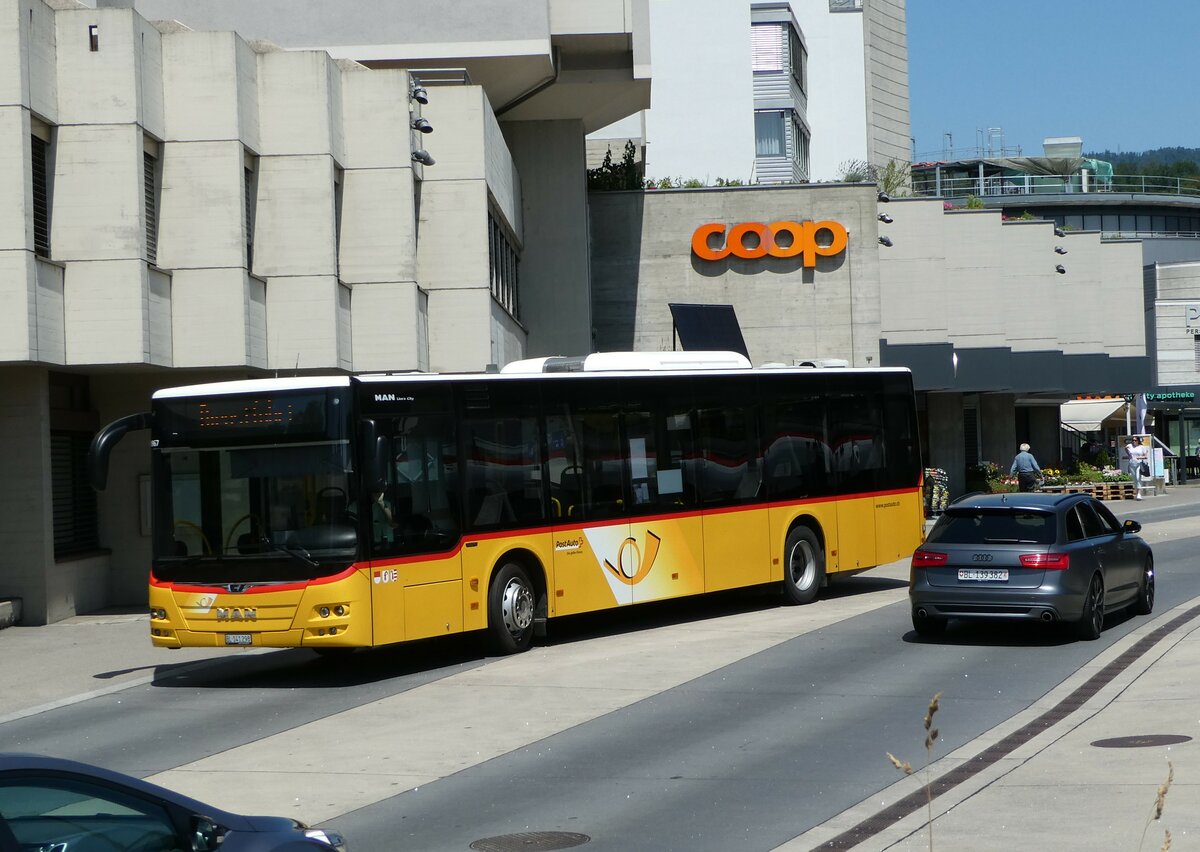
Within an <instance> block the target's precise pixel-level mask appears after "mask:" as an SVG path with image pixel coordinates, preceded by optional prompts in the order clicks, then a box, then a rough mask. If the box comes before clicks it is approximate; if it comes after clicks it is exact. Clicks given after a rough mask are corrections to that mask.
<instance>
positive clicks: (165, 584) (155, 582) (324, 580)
mask: <svg viewBox="0 0 1200 852" xmlns="http://www.w3.org/2000/svg"><path fill="white" fill-rule="evenodd" d="M365 567H366V564H365V563H362V562H355V563H354V564H352V565H351V566H350V567H349V568H347V569H346V570H345V571H341V572H339V573H337V574H330V575H329V576H328V577H317V578H315V579H312V580H304V581H303V582H299V583H281V584H278V585H272V584H266V583H264V584H261V585H256V584H254V583H249V584H245V585H249V586H251V588H250V589H247V590H246V591H245V592H242V593H241V594H251V593H255V592H260V593H262V592H293V591H296V590H298V589H307V588H308V587H309V586H324V585H327V584H329V583H336V582H338V581H340V580H345V579H346V578H347V577H352V576H353V575H354V574H356V573H357V572H358V571H360V570H362V569H363V568H365ZM150 585H151V586H157V587H158V588H160V589H167V590H169V591H172V592H193V593H198V594H218V595H219V594H228V593H229V590H228V589H226V588H224V587H223V586H193V585H189V584H186V583H173V582H169V581H164V580H159V579H158V578H157V577H155V576H154V573H153V572H151V573H150ZM233 585H235V586H236V585H243V584H241V583H234V584H233Z"/></svg>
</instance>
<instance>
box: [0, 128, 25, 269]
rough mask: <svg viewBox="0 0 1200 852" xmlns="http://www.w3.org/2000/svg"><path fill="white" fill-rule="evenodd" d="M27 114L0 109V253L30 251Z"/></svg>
mask: <svg viewBox="0 0 1200 852" xmlns="http://www.w3.org/2000/svg"><path fill="white" fill-rule="evenodd" d="M31 156H32V155H31V152H30V139H29V111H28V110H26V109H24V108H23V107H20V106H0V251H9V250H12V249H29V250H32V249H33V183H32V179H31V178H30V167H29V165H28V163H29V162H30V157H31Z"/></svg>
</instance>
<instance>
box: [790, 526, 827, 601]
mask: <svg viewBox="0 0 1200 852" xmlns="http://www.w3.org/2000/svg"><path fill="white" fill-rule="evenodd" d="M824 579H825V548H823V547H821V543H820V542H819V541H817V536H816V533H814V532H813V531H812V530H811V529H809V528H808V527H806V526H797V527H793V528H792V531H791V532H789V533H788V537H787V541H785V542H784V545H783V596H784V600H785V601H786V602H787V603H789V604H806V603H810V602H811V601H812V600H813V599H814V598H816V596H817V592H818V591H820V589H821V583H822V582H823V581H824Z"/></svg>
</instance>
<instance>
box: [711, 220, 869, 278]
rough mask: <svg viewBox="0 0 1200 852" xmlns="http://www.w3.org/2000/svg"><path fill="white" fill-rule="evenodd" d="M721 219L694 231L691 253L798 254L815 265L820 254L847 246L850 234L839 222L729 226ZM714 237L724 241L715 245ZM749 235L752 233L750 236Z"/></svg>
mask: <svg viewBox="0 0 1200 852" xmlns="http://www.w3.org/2000/svg"><path fill="white" fill-rule="evenodd" d="M727 227H729V226H727V225H723V224H721V223H720V222H709V223H707V224H705V225H701V226H700V227H699V228H697V229H696V231H695V233H693V234H692V254H694V255H696V257H698V258H700V259H701V260H722V259H724V258H726V257H728V256H729V255H733V256H734V257H741V258H746V259H748V260H753V259H755V258H759V257H797V256H799V257H800V258H801V259H802V261H803V263H804V265H805V266H807V267H810V268H811V267H814V266H816V265H817V258H818V257H831V256H833V255H835V254H841V253H842V252H843V251H845V250H846V242H847V241H848V239H849V237H850V234H849V233H848V232H847V231H846V229H845V228H844V227H842V225H841V224H840V223H838V222H834V221H832V220H829V219H826V220H823V221H821V222H811V221H810V222H786V221H785V222H771V223H769V224H768V223H765V222H742V223H741V224H738V225H734V226H733V227H730V228H729V232H728V233H726V230H725V229H726V228H727ZM714 237H724V240H723V242H724V245H722V246H721V247H720V248H713V247H712V245H711V243H712V242H713V241H714ZM747 237H750V239H749V240H747Z"/></svg>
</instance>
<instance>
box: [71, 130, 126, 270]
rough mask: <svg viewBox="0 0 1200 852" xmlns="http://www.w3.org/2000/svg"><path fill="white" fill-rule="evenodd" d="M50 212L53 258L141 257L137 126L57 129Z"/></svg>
mask: <svg viewBox="0 0 1200 852" xmlns="http://www.w3.org/2000/svg"><path fill="white" fill-rule="evenodd" d="M57 137H58V141H57V146H56V152H55V165H54V214H53V216H52V217H51V219H50V244H51V246H53V251H54V258H55V259H56V260H64V261H72V260H118V259H128V258H140V257H144V256H145V240H146V228H145V218H144V216H145V214H144V210H143V183H144V182H143V169H142V131H141V129H140V128H139V127H138V126H137V125H136V124H123V125H111V124H110V125H103V124H96V125H71V126H62V127H59V128H58V130H57Z"/></svg>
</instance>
